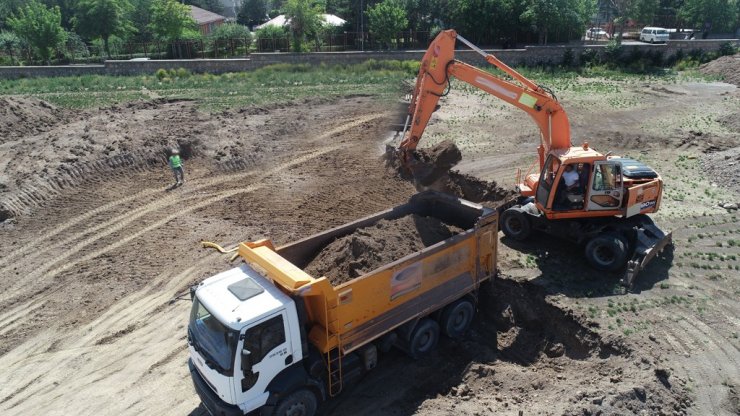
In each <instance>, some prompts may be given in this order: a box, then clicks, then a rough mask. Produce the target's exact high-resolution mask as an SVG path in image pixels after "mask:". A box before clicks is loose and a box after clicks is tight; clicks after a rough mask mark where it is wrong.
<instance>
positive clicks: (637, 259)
mask: <svg viewBox="0 0 740 416" xmlns="http://www.w3.org/2000/svg"><path fill="white" fill-rule="evenodd" d="M672 242H673V232H670V233H668V234H665V233H664V232H663V231H661V229H660V228H658V227H656V226H655V225H653V224H643V225H642V227H640V228H639V229H638V230H637V238H636V239H635V252H634V254H633V255H632V258H631V259H630V260H629V261H628V262H627V270H626V271H625V274H624V276H622V281H621V283H622V286H625V287H626V288H628V289H629V288H631V287H632V284H633V283H634V281H635V277H637V275H638V274H639V273H640V271H641V270H642V269H643V268H644V267H645V266H646V265H647V264H648V263H650V261H651V260H652V259H653V257H655V256H656V255H657V254H658V253H660V252H661V251H662V250H663V248H665V246H667V245H668V244H672Z"/></svg>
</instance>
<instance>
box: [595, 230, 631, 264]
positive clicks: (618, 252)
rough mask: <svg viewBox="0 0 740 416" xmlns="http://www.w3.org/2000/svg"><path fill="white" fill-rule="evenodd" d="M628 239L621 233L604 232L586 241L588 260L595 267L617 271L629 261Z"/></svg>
mask: <svg viewBox="0 0 740 416" xmlns="http://www.w3.org/2000/svg"><path fill="white" fill-rule="evenodd" d="M627 249H628V244H627V240H625V239H624V237H622V236H621V235H619V234H615V233H604V234H599V235H597V236H596V237H594V238H592V239H591V240H589V242H588V243H586V260H588V262H589V263H590V264H591V266H592V267H593V268H594V269H597V270H603V271H615V270H618V269H620V268H621V267H623V266H624V265H625V263H626V261H627Z"/></svg>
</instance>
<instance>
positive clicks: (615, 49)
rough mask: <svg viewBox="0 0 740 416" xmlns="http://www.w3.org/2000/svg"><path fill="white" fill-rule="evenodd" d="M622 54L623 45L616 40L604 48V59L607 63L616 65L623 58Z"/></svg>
mask: <svg viewBox="0 0 740 416" xmlns="http://www.w3.org/2000/svg"><path fill="white" fill-rule="evenodd" d="M622 52H623V48H622V45H621V44H620V43H617V42H616V41H615V40H610V41H609V43H608V44H607V45H606V47H605V48H604V58H605V60H606V62H607V63H609V64H615V65H616V64H618V63H619V60H620V58H621V57H622Z"/></svg>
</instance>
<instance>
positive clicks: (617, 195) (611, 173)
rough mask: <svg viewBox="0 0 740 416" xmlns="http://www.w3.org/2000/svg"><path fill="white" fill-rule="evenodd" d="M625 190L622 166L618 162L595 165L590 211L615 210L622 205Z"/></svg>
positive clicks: (589, 193) (596, 163)
mask: <svg viewBox="0 0 740 416" xmlns="http://www.w3.org/2000/svg"><path fill="white" fill-rule="evenodd" d="M623 195H624V189H623V184H622V170H621V165H619V164H618V163H616V162H609V161H601V162H595V163H594V171H593V174H592V179H591V189H589V191H588V208H587V209H588V210H589V211H598V210H614V209H619V207H620V206H621V205H622V196H623Z"/></svg>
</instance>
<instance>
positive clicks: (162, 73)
mask: <svg viewBox="0 0 740 416" xmlns="http://www.w3.org/2000/svg"><path fill="white" fill-rule="evenodd" d="M154 76H155V77H157V79H158V80H160V81H161V80H163V79H165V78H167V77H168V76H169V74H168V73H167V70H166V69H164V68H159V69H158V70H157V72H155V73H154Z"/></svg>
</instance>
